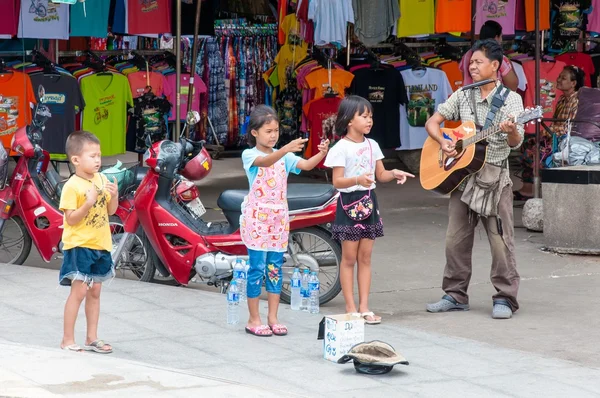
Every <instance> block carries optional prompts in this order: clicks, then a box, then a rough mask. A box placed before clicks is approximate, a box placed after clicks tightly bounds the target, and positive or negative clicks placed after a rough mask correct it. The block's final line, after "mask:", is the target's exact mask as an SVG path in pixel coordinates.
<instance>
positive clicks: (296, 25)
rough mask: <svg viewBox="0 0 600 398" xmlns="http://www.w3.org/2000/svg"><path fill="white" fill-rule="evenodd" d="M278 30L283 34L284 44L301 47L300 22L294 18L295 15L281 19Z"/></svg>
mask: <svg viewBox="0 0 600 398" xmlns="http://www.w3.org/2000/svg"><path fill="white" fill-rule="evenodd" d="M280 29H281V30H282V31H283V33H284V34H285V44H295V45H302V44H303V41H302V36H300V22H298V19H297V18H296V14H293V13H292V14H289V15H286V16H285V18H283V22H281V25H280Z"/></svg>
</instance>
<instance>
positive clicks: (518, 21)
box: [515, 0, 527, 30]
mask: <svg viewBox="0 0 600 398" xmlns="http://www.w3.org/2000/svg"><path fill="white" fill-rule="evenodd" d="M515 8H516V9H515V30H527V22H526V18H525V0H517V5H516V7H515Z"/></svg>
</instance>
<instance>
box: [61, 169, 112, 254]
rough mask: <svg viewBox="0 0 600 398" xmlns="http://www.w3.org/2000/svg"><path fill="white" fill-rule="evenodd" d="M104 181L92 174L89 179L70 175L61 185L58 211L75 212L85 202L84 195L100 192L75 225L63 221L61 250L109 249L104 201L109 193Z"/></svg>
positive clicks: (110, 246)
mask: <svg viewBox="0 0 600 398" xmlns="http://www.w3.org/2000/svg"><path fill="white" fill-rule="evenodd" d="M107 182H108V180H107V178H106V177H105V176H104V175H102V174H100V173H96V174H95V175H94V178H93V179H92V180H86V179H85V178H81V177H78V176H77V175H73V176H72V177H71V178H69V181H67V182H66V183H65V186H64V187H63V190H62V194H61V195H60V206H59V207H60V210H62V211H65V210H77V209H79V208H80V207H81V206H83V204H84V203H85V198H86V196H85V193H86V192H87V191H88V189H90V188H91V187H92V184H93V185H95V186H96V188H97V189H102V193H100V194H98V199H96V203H94V206H92V208H90V210H89V212H88V214H87V215H86V216H85V217H84V218H83V220H81V221H80V222H79V223H78V224H76V225H69V224H67V221H66V220H65V221H64V222H63V228H64V229H63V235H62V241H63V244H64V247H63V250H68V249H72V248H74V247H87V248H88V249H95V250H107V251H111V250H112V238H111V236H110V227H109V225H108V202H109V201H110V194H109V193H108V191H107V190H106V188H105V187H106V183H107Z"/></svg>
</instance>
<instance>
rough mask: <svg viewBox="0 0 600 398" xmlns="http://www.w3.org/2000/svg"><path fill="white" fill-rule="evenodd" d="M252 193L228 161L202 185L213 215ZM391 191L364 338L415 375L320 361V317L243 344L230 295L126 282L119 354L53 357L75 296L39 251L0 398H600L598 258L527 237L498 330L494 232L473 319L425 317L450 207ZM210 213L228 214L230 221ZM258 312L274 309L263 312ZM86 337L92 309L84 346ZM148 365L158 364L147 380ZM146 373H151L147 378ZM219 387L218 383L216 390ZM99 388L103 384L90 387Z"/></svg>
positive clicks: (300, 316) (3, 296)
mask: <svg viewBox="0 0 600 398" xmlns="http://www.w3.org/2000/svg"><path fill="white" fill-rule="evenodd" d="M297 180H301V181H307V179H306V178H304V179H297ZM308 181H315V182H317V180H313V179H310V180H308ZM246 184H247V180H246V179H245V176H244V174H243V171H242V170H241V165H240V161H239V159H225V160H219V161H215V164H214V168H213V172H212V175H211V177H210V178H208V179H207V180H206V181H203V182H201V183H200V189H201V198H202V200H203V202H204V204H205V205H206V206H207V207H214V206H215V205H216V197H217V196H218V193H220V192H221V191H222V190H224V189H228V188H238V187H244V186H245V185H246ZM378 195H379V202H380V204H381V206H382V214H383V217H384V221H385V233H386V236H385V237H384V238H382V239H380V240H378V241H377V243H376V245H375V252H374V256H373V267H374V274H373V287H372V292H373V294H372V298H371V309H372V310H373V311H375V312H376V313H379V314H381V315H382V316H383V318H384V323H383V324H382V325H378V326H367V327H366V336H365V338H366V339H367V340H372V339H380V340H383V341H385V342H388V343H390V344H391V345H392V346H394V347H395V348H396V350H397V351H399V352H400V353H402V354H403V355H404V356H405V357H406V358H407V359H408V360H409V362H410V365H409V366H397V367H395V368H394V370H393V372H392V373H391V374H388V375H384V376H378V377H369V376H361V375H358V374H356V373H355V371H354V369H353V367H352V365H350V364H348V365H346V366H344V365H337V364H333V363H329V362H327V361H325V360H323V359H322V358H321V355H322V342H320V341H317V340H316V333H317V324H318V322H319V320H320V316H315V315H310V314H306V313H297V312H292V311H290V310H289V307H288V306H285V305H284V306H282V308H281V320H282V321H284V322H286V323H287V325H288V326H289V327H290V335H289V336H287V337H272V338H268V339H261V338H256V337H252V336H249V335H246V334H245V333H244V332H243V327H242V325H240V326H239V327H228V326H227V325H226V324H225V313H226V307H225V298H224V296H222V295H220V294H218V293H216V292H215V290H214V289H212V288H209V287H200V288H199V287H198V286H192V285H191V286H190V287H189V288H183V287H170V286H161V285H155V284H144V283H138V282H136V281H131V280H126V279H122V278H117V279H115V280H114V281H113V282H112V283H111V284H110V286H106V287H105V289H104V293H103V299H102V311H101V314H102V315H101V321H100V328H101V330H100V332H101V337H102V338H103V339H105V340H107V341H110V342H111V343H113V344H114V346H115V353H114V354H112V355H110V356H107V357H104V356H102V357H101V358H98V356H99V355H94V354H71V355H69V353H64V352H61V351H60V350H57V349H56V348H57V347H58V344H59V342H60V337H61V331H62V310H63V305H64V301H65V299H66V297H67V295H68V289H65V288H62V287H58V286H57V283H56V280H57V277H58V269H59V267H60V262H59V261H53V262H52V263H50V264H41V262H40V260H39V257H38V256H37V255H36V253H35V251H34V250H33V251H32V254H31V255H30V258H29V260H28V261H27V262H26V265H28V266H21V267H19V266H7V265H0V319H1V320H2V322H1V324H0V349H2V351H3V353H5V354H6V355H0V396H3V395H8V396H11V394H12V395H13V396H42V395H39V394H38V395H36V394H33V395H26V394H25V393H22V394H18V393H16V392H14V391H16V390H14V391H13V392H12V393H11V390H10V389H9V388H10V386H11V383H9V382H8V381H10V380H13V381H14V380H17V381H18V380H20V383H23V384H26V383H30V384H31V385H33V386H35V387H36V388H42V389H44V390H45V391H48V393H49V394H56V395H58V396H61V395H69V396H73V395H71V394H70V393H71V392H72V391H74V390H69V389H68V388H67V387H69V386H73V385H75V387H77V388H79V389H78V390H77V392H78V393H79V394H81V395H82V396H93V395H92V394H97V396H129V395H131V393H134V392H138V393H143V394H144V396H189V395H191V394H192V392H191V391H192V390H185V388H186V387H189V386H192V387H193V388H198V389H200V388H215V389H220V390H213V391H215V393H214V395H212V394H208V395H206V396H221V395H226V394H229V392H225V391H226V389H228V388H229V389H231V391H234V389H235V391H236V392H232V393H231V394H233V396H237V395H235V394H240V395H239V396H241V394H244V393H245V395H246V396H273V395H270V394H275V395H277V396H285V395H284V394H283V393H281V391H285V392H286V393H287V394H297V395H300V396H311V397H313V396H322V395H328V396H361V397H362V396H384V395H385V394H386V393H387V394H390V395H391V394H393V396H423V397H436V396H442V395H443V396H457V397H458V396H460V397H465V396H466V397H470V396H473V397H483V396H494V397H496V396H513V397H514V396H518V397H533V396H536V397H538V396H544V397H565V396H576V397H586V396H590V397H591V396H600V370H599V369H598V368H600V346H599V345H598V344H597V341H599V340H600V319H599V318H598V311H597V309H598V308H599V307H600V298H599V297H598V294H597V286H599V285H600V260H599V259H598V257H586V256H558V255H554V254H549V253H546V252H544V251H542V250H540V249H541V248H542V247H543V235H542V234H538V233H532V232H529V231H526V230H525V229H523V228H521V227H519V228H517V230H516V252H517V262H518V268H519V272H520V273H521V277H522V282H521V290H520V296H519V298H520V304H521V310H520V311H519V312H518V313H517V314H515V316H514V317H513V319H511V320H508V321H498V320H492V319H491V316H490V313H491V295H492V294H493V292H494V289H493V287H492V286H491V284H490V283H489V269H490V261H491V260H490V255H489V250H488V244H487V238H486V236H485V232H484V231H483V230H481V231H480V233H479V234H478V235H477V238H476V243H475V250H474V255H473V262H474V272H473V277H472V281H471V288H470V294H471V301H470V303H471V311H469V312H465V313H449V314H428V313H426V312H425V311H424V306H425V303H426V302H429V301H435V300H437V299H439V297H440V296H441V294H442V292H441V290H440V285H441V277H442V273H443V263H444V234H445V228H446V225H447V218H446V212H447V199H446V198H444V197H441V196H439V195H436V194H433V193H430V192H424V191H423V190H422V189H421V188H420V186H419V184H418V181H411V182H410V183H409V184H408V185H407V186H402V187H400V186H396V185H395V184H388V185H380V186H379V187H378ZM516 211H517V214H516V217H515V221H516V224H517V226H519V225H520V224H521V222H520V213H519V212H518V209H516ZM210 217H214V218H219V215H218V212H216V211H213V212H212V214H211V215H210ZM343 310H344V303H343V300H342V298H341V296H339V297H338V298H336V299H335V300H333V301H332V302H330V303H329V304H328V305H326V306H325V307H323V308H322V311H323V312H324V313H329V314H335V313H341V312H343ZM261 311H263V313H266V305H265V303H263V304H261ZM242 317H243V316H242ZM84 333H85V323H84V321H83V313H82V317H81V318H80V320H79V322H78V326H77V336H80V338H83V337H84ZM15 344H22V345H24V346H21V345H15ZM73 355H76V357H75V358H73ZM65 356H66V357H68V358H70V360H71V361H73V363H80V364H81V366H89V368H85V371H83V370H82V371H81V374H77V375H75V374H76V373H78V372H76V371H75V370H76V369H84V368H82V367H78V366H76V365H72V369H73V370H74V371H73V372H72V374H71V375H72V376H73V377H72V378H71V379H70V380H69V376H70V375H69V373H68V372H67V373H66V374H65V372H60V373H59V372H57V369H58V368H57V367H56V365H54V364H55V363H57V362H56V361H55V360H54V359H53V358H64V357H65ZM33 358H38V360H33ZM41 358H46V360H44V361H42V360H41ZM129 360H132V361H136V362H135V363H129V362H126V361H129ZM96 361H101V363H100V362H98V363H97V362H96ZM143 364H146V365H149V366H151V368H149V370H147V371H145V370H143V369H144V368H143V366H144V365H143ZM34 366H35V367H34ZM157 366H158V367H160V368H159V369H157V368H156V367H157ZM163 368H164V369H163ZM124 369H125V370H124ZM34 370H36V371H34ZM174 370H176V371H174ZM38 372H39V373H41V374H44V373H45V372H48V374H49V375H55V376H56V377H54V378H49V377H41V376H39V373H38ZM144 372H146V373H144ZM98 374H100V375H104V376H102V377H99V376H98ZM140 374H147V378H145V379H144V380H145V381H144V382H142V379H141V378H140V377H139V375H140ZM94 375H96V376H94ZM117 376H118V377H121V378H118V377H117ZM103 377H104V378H103ZM115 377H117V378H115ZM214 378H218V380H217V382H218V383H217V384H218V386H215V385H214V384H211V383H215V381H214ZM178 380H179V381H178ZM75 382H80V383H84V384H73V383H75ZM230 382H235V383H236V384H230ZM14 383H16V381H14V382H13V385H14ZM69 383H71V384H69ZM86 383H91V384H86ZM88 385H93V386H94V387H93V388H91V389H86V388H84V387H82V386H88ZM119 385H121V387H118V386H119ZM7 386H8V387H7ZM65 386H67V387H65ZM75 387H74V388H75ZM7 388H8V389H7ZM190 388H191V387H190ZM206 391H207V392H208V391H209V390H206ZM217 391H221V393H219V392H217ZM86 392H88V393H89V394H86ZM146 393H148V395H146ZM258 394H264V395H258ZM48 396H55V395H48Z"/></svg>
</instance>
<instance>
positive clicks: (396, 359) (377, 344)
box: [338, 340, 408, 375]
mask: <svg viewBox="0 0 600 398" xmlns="http://www.w3.org/2000/svg"><path fill="white" fill-rule="evenodd" d="M350 360H354V368H355V369H356V371H357V372H358V373H364V374H369V375H381V374H385V373H388V372H390V371H391V370H392V368H393V367H394V365H408V361H407V360H406V358H404V357H403V356H402V355H400V354H397V353H396V351H395V350H394V347H392V346H391V345H389V344H388V343H384V342H383V341H379V340H373V341H369V342H365V343H359V344H356V345H355V346H353V347H352V348H350V351H348V353H347V354H346V355H344V356H343V357H341V358H340V359H338V363H347V362H349V361H350Z"/></svg>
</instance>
